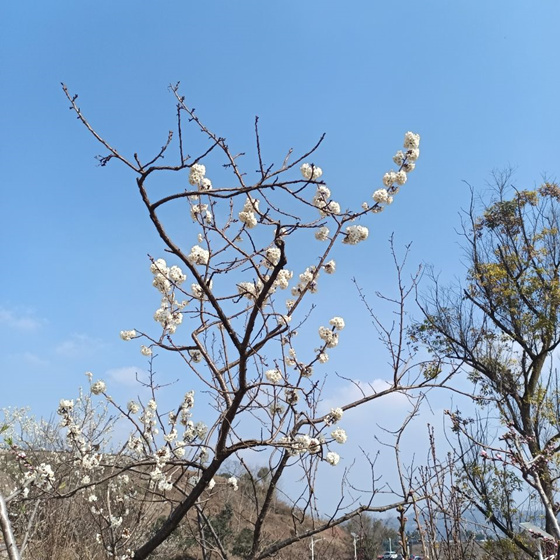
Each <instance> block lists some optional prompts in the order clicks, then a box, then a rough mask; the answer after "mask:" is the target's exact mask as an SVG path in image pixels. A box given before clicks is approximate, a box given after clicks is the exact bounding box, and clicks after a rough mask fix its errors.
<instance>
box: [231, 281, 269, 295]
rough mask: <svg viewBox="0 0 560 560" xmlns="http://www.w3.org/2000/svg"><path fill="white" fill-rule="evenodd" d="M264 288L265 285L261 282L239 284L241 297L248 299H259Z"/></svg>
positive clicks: (238, 289) (238, 288)
mask: <svg viewBox="0 0 560 560" xmlns="http://www.w3.org/2000/svg"><path fill="white" fill-rule="evenodd" d="M262 287H263V285H262V282H261V281H260V280H258V281H257V283H256V284H255V283H254V282H239V284H237V291H238V292H239V295H242V296H243V297H246V298H247V299H257V298H258V297H259V294H260V291H261V290H262Z"/></svg>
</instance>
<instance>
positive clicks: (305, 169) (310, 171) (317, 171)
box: [299, 163, 323, 181]
mask: <svg viewBox="0 0 560 560" xmlns="http://www.w3.org/2000/svg"><path fill="white" fill-rule="evenodd" d="M299 169H300V171H301V174H302V175H303V178H304V179H307V180H308V181H309V180H311V179H318V178H319V177H320V176H321V175H322V174H323V170H322V169H321V168H320V167H317V166H316V165H313V164H309V163H304V164H303V165H302V166H301V167H300V168H299Z"/></svg>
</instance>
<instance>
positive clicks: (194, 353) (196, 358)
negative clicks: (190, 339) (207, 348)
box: [189, 349, 202, 364]
mask: <svg viewBox="0 0 560 560" xmlns="http://www.w3.org/2000/svg"><path fill="white" fill-rule="evenodd" d="M189 356H190V357H191V359H192V361H193V362H195V363H196V364H198V363H199V362H201V361H202V352H201V351H200V350H198V349H194V350H189Z"/></svg>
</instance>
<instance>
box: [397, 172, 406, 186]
mask: <svg viewBox="0 0 560 560" xmlns="http://www.w3.org/2000/svg"><path fill="white" fill-rule="evenodd" d="M406 179H407V177H406V173H405V172H404V171H399V172H398V173H397V174H396V177H395V182H396V183H397V185H404V184H405V183H406Z"/></svg>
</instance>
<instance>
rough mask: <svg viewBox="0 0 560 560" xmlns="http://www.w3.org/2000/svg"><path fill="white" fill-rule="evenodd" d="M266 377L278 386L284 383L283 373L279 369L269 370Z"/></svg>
mask: <svg viewBox="0 0 560 560" xmlns="http://www.w3.org/2000/svg"><path fill="white" fill-rule="evenodd" d="M264 375H265V377H266V378H267V379H268V381H270V383H273V384H276V383H280V381H282V373H281V372H280V370H279V369H278V368H275V369H269V370H267V371H266V372H265V374H264Z"/></svg>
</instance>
